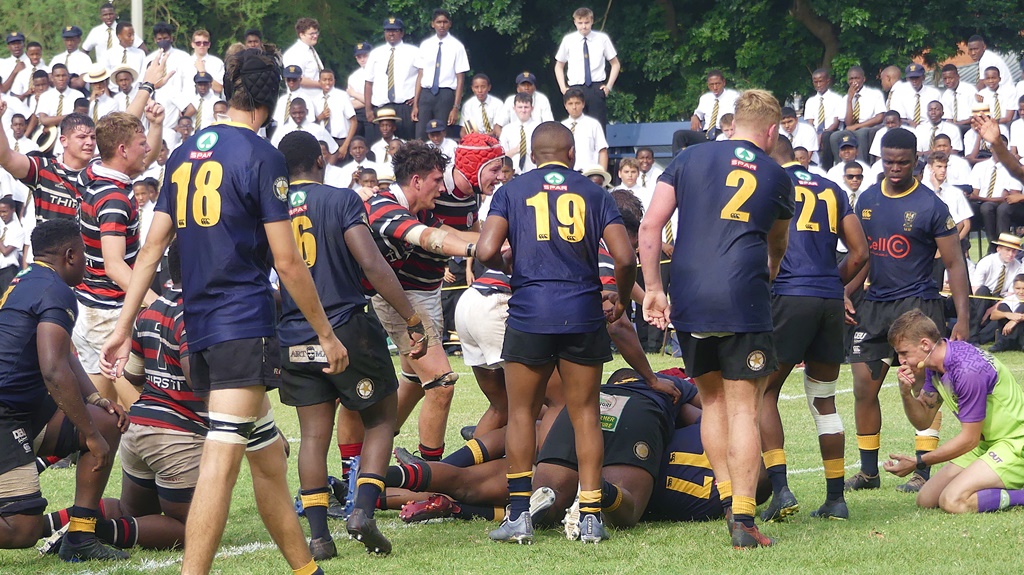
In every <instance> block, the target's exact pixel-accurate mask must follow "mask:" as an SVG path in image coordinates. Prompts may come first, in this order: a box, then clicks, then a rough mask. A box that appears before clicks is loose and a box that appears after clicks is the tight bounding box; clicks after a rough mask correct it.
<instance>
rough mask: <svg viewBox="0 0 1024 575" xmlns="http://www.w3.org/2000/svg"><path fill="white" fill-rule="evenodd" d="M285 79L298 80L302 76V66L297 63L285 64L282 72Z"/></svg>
mask: <svg viewBox="0 0 1024 575" xmlns="http://www.w3.org/2000/svg"><path fill="white" fill-rule="evenodd" d="M281 75H282V76H284V79H285V80H298V79H299V78H301V77H302V68H299V67H298V66H296V65H295V64H292V65H291V66H285V67H284V72H282V74H281Z"/></svg>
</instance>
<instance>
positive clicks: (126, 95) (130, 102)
mask: <svg viewBox="0 0 1024 575" xmlns="http://www.w3.org/2000/svg"><path fill="white" fill-rule="evenodd" d="M131 105H132V101H131V100H129V99H128V93H127V92H125V94H124V107H125V108H127V107H128V106H131Z"/></svg>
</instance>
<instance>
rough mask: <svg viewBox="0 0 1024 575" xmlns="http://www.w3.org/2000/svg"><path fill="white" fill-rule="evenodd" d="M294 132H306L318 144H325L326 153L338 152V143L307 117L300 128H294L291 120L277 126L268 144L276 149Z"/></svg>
mask: <svg viewBox="0 0 1024 575" xmlns="http://www.w3.org/2000/svg"><path fill="white" fill-rule="evenodd" d="M296 130H302V131H303V132H308V133H310V134H312V135H313V137H314V138H316V140H317V141H318V142H323V143H325V144H327V152H328V153H331V154H333V153H335V152H337V151H338V142H335V141H334V138H332V137H331V135H330V134H328V133H327V130H325V129H324V127H323V126H321V125H320V124H317V123H316V122H313V121H311V120H310V119H309V117H308V116H307V117H306V121H305V122H303V123H302V125H301V126H296V125H295V122H292V121H291V120H289V121H288V122H286V123H285V124H283V125H280V126H278V127H277V131H276V132H274V138H273V139H272V140H271V141H270V143H271V144H273V145H274V147H275V148H276V147H278V146H279V145H281V140H283V139H284V137H285V136H287V135H288V134H291V133H292V132H294V131H296Z"/></svg>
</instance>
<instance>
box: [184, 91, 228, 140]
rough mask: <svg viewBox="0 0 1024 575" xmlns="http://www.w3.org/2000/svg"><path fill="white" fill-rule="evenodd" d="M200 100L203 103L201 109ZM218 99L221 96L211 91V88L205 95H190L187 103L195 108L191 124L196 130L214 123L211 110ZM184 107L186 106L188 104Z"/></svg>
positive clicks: (213, 115) (219, 99)
mask: <svg viewBox="0 0 1024 575" xmlns="http://www.w3.org/2000/svg"><path fill="white" fill-rule="evenodd" d="M200 101H202V103H203V106H202V108H203V109H202V110H200V109H199V102H200ZM220 101H221V98H220V97H218V96H217V94H214V93H213V89H211V90H210V91H209V92H207V93H206V95H205V96H200V95H199V94H193V95H192V98H191V99H190V100H189V102H188V103H189V104H191V105H192V107H193V108H195V109H196V116H193V118H192V126H193V128H195V131H196V132H198V131H199V130H202V129H203V128H205V127H207V126H209V125H210V124H212V123H214V120H215V119H216V118H215V116H216V114H214V112H213V105H214V104H216V103H217V102H220ZM185 107H186V108H187V107H188V105H186V106H185Z"/></svg>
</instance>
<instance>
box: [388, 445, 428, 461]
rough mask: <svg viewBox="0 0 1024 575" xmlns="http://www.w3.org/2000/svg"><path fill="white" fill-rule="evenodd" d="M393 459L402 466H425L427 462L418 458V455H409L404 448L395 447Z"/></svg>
mask: <svg viewBox="0 0 1024 575" xmlns="http://www.w3.org/2000/svg"><path fill="white" fill-rule="evenodd" d="M395 459H397V460H398V462H399V463H401V464H403V465H426V464H427V460H425V459H423V458H422V457H419V456H418V455H414V454H412V453H410V452H409V450H408V449H406V448H404V447H396V448H395Z"/></svg>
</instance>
